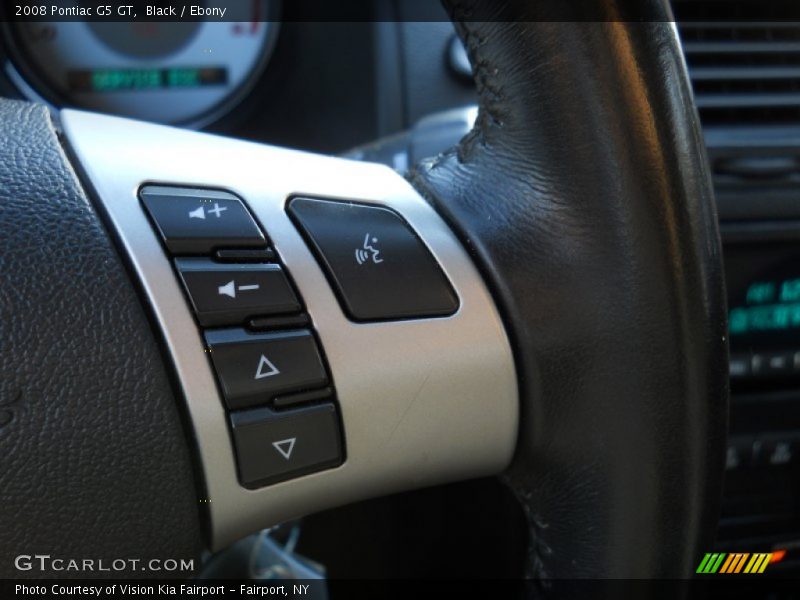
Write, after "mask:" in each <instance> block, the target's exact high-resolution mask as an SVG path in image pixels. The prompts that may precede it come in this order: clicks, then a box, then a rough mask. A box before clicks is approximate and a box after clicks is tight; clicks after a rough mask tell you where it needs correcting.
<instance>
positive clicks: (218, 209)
mask: <svg viewBox="0 0 800 600" xmlns="http://www.w3.org/2000/svg"><path fill="white" fill-rule="evenodd" d="M223 210H228V208H227V207H225V206H220V205H219V204H217V203H216V202H214V208H210V209H209V210H208V212H209V213H214V214H215V215H217V218H218V219H219V218H220V216H221V215H220V213H221V212H222V211H223Z"/></svg>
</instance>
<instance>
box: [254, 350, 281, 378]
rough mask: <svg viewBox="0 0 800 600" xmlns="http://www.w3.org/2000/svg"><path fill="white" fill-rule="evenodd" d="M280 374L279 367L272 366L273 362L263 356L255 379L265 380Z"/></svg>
mask: <svg viewBox="0 0 800 600" xmlns="http://www.w3.org/2000/svg"><path fill="white" fill-rule="evenodd" d="M278 373H280V371H279V370H278V367H276V366H275V365H273V364H272V361H270V359H268V358H267V357H266V356H264V355H263V354H262V355H261V359H260V360H259V361H258V368H257V369H256V376H255V377H254V378H253V379H264V378H265V377H272V376H273V375H277V374H278Z"/></svg>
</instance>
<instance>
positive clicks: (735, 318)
mask: <svg viewBox="0 0 800 600" xmlns="http://www.w3.org/2000/svg"><path fill="white" fill-rule="evenodd" d="M728 327H729V329H730V333H731V336H742V335H747V334H758V333H768V332H778V331H783V330H786V329H793V328H798V327H800V278H793V279H784V280H773V281H755V282H753V283H751V284H750V286H749V287H748V288H747V290H746V292H745V297H744V305H743V306H737V307H735V308H732V309H731V310H730V313H729V317H728Z"/></svg>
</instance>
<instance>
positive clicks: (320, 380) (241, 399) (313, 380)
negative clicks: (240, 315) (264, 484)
mask: <svg viewBox="0 0 800 600" xmlns="http://www.w3.org/2000/svg"><path fill="white" fill-rule="evenodd" d="M205 337H206V342H207V344H208V350H209V355H210V356H211V361H212V362H213V363H214V369H215V370H216V372H217V377H218V378H219V383H220V387H221V388H222V392H223V396H224V398H225V403H226V404H227V405H228V409H229V410H240V409H243V408H250V407H254V406H264V405H267V404H269V403H270V401H271V400H273V399H275V398H276V397H277V396H282V395H285V394H292V393H294V392H300V391H310V390H317V389H320V388H323V387H325V386H326V385H328V376H327V373H326V371H325V366H324V364H323V362H322V356H321V355H320V352H319V348H318V347H317V342H316V340H315V339H314V334H313V333H311V331H309V330H308V329H296V330H293V331H276V332H270V333H249V332H247V331H246V330H244V329H240V328H236V329H233V328H232V329H207V330H206V332H205ZM286 433H287V434H289V435H283V436H281V437H273V438H272V440H276V439H277V440H283V439H286V438H290V437H294V435H295V433H294V432H292V431H287V432H286ZM270 443H271V442H270ZM268 448H269V452H270V453H271V454H275V452H274V451H273V450H272V447H271V446H268ZM276 456H277V455H276Z"/></svg>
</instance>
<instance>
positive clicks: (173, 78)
mask: <svg viewBox="0 0 800 600" xmlns="http://www.w3.org/2000/svg"><path fill="white" fill-rule="evenodd" d="M67 77H68V84H69V87H70V89H71V90H73V91H76V92H122V91H138V90H161V89H186V88H199V87H205V86H213V85H224V84H226V83H227V82H228V71H227V70H226V69H225V68H223V67H170V68H166V69H93V70H78V71H70V72H69V73H68V75H67Z"/></svg>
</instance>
